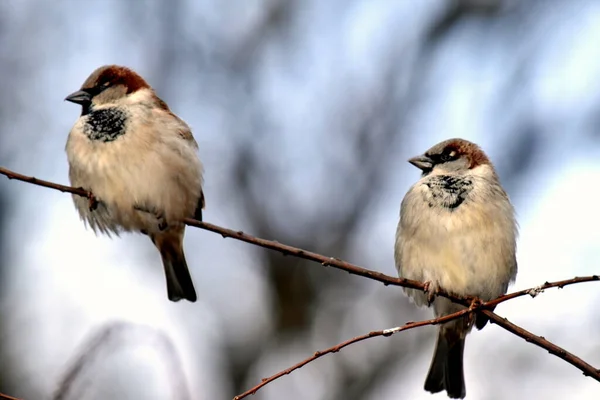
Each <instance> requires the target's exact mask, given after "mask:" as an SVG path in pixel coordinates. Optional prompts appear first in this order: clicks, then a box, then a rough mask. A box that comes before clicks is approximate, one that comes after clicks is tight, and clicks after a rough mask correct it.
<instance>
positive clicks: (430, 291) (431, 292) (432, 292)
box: [423, 281, 438, 307]
mask: <svg viewBox="0 0 600 400" xmlns="http://www.w3.org/2000/svg"><path fill="white" fill-rule="evenodd" d="M423 291H424V292H425V293H426V294H427V306H428V307H429V306H431V303H433V300H435V296H436V294H437V292H438V287H437V285H435V284H434V283H433V282H432V281H426V282H425V285H424V287H423Z"/></svg>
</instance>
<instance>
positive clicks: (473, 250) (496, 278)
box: [394, 139, 518, 399]
mask: <svg viewBox="0 0 600 400" xmlns="http://www.w3.org/2000/svg"><path fill="white" fill-rule="evenodd" d="M408 161H409V162H410V163H411V164H412V165H414V166H415V167H417V168H419V169H420V170H421V171H422V176H421V178H420V179H419V180H418V181H417V183H415V184H414V185H413V186H412V187H411V188H410V189H409V190H408V192H407V193H406V195H405V196H404V199H403V200H402V205H401V207H400V221H399V223H398V228H397V231H396V241H395V246H394V258H395V262H396V268H397V270H398V274H399V276H400V277H401V278H407V279H413V280H417V281H421V282H425V287H426V291H425V292H424V291H421V290H416V289H404V292H405V293H406V295H407V296H408V297H409V298H410V299H411V300H412V301H413V302H414V303H415V304H416V305H417V306H424V305H425V306H430V305H431V304H433V311H434V314H435V316H436V317H440V316H444V315H448V314H451V313H454V312H457V311H460V310H462V309H464V308H465V307H464V306H462V305H459V304H455V303H452V302H451V301H450V300H448V299H446V298H442V297H439V296H438V297H436V296H435V293H436V291H437V290H438V289H439V288H443V289H445V290H446V291H448V292H450V293H454V294H456V295H459V296H477V297H478V298H479V299H481V300H483V301H489V300H492V299H494V298H496V297H498V296H501V295H503V294H505V293H506V291H507V289H508V285H509V284H510V283H512V282H514V280H515V278H516V275H517V260H516V240H517V234H518V232H517V230H518V227H517V222H516V219H515V212H514V208H513V206H512V204H511V202H510V200H509V198H508V195H507V194H506V192H505V191H504V189H503V188H502V185H501V184H500V181H499V178H498V175H497V174H496V171H495V169H494V166H493V165H492V163H491V162H490V159H489V158H488V157H487V155H486V154H485V153H484V152H483V150H481V148H480V147H479V146H477V145H476V144H475V143H471V142H469V141H467V140H463V139H449V140H446V141H444V142H441V143H438V144H436V145H435V146H433V147H431V148H430V149H429V150H427V151H426V152H425V154H423V155H420V156H417V157H413V158H411V159H410V160H408ZM487 321H488V318H486V316H485V315H483V314H476V315H467V316H465V317H463V318H460V319H455V320H453V321H449V322H447V323H444V324H441V325H440V326H439V328H438V337H437V343H436V347H435V352H434V355H433V359H432V361H431V366H430V368H429V373H428V374H427V378H426V379H425V387H424V388H425V390H427V391H429V392H431V393H437V392H441V391H443V390H445V391H446V393H447V395H448V397H450V398H453V399H462V398H464V397H465V396H466V388H465V381H464V374H463V351H464V346H465V337H466V336H467V334H468V333H469V332H470V331H471V329H472V327H473V324H474V325H475V326H476V327H477V329H482V328H483V327H484V326H485V324H486V323H487Z"/></svg>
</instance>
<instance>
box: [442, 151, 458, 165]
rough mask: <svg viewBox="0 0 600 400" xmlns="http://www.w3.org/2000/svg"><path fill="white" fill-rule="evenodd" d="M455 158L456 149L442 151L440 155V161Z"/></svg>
mask: <svg viewBox="0 0 600 400" xmlns="http://www.w3.org/2000/svg"><path fill="white" fill-rule="evenodd" d="M455 158H456V151H454V150H452V151H451V152H449V153H442V155H441V156H440V161H441V162H447V161H451V160H454V159H455Z"/></svg>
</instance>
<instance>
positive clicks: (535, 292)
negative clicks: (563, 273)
mask: <svg viewBox="0 0 600 400" xmlns="http://www.w3.org/2000/svg"><path fill="white" fill-rule="evenodd" d="M547 285H548V282H546V283H544V284H543V285H540V286H536V287H534V288H531V289H529V291H527V294H528V295H530V296H531V297H532V298H533V297H535V296H537V295H538V294H540V293H544V286H547Z"/></svg>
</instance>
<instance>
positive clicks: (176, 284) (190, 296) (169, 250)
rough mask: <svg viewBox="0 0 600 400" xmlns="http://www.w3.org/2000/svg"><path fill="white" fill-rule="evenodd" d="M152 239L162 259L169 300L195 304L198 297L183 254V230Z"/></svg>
mask: <svg viewBox="0 0 600 400" xmlns="http://www.w3.org/2000/svg"><path fill="white" fill-rule="evenodd" d="M151 239H152V242H153V243H154V245H155V246H156V247H157V248H158V250H159V251H160V255H161V257H162V261H163V266H164V268H165V277H166V279H167V295H168V296H169V300H171V301H179V300H181V299H186V300H188V301H191V302H195V301H196V300H197V298H198V297H197V296H196V290H195V289H194V283H193V282H192V277H191V276H190V271H189V270H188V266H187V262H186V261H185V255H184V254H183V229H181V230H177V231H175V230H169V231H166V232H163V233H158V234H154V235H152V236H151Z"/></svg>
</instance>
